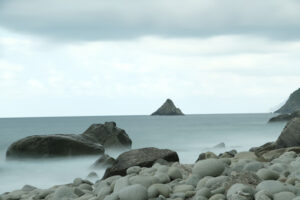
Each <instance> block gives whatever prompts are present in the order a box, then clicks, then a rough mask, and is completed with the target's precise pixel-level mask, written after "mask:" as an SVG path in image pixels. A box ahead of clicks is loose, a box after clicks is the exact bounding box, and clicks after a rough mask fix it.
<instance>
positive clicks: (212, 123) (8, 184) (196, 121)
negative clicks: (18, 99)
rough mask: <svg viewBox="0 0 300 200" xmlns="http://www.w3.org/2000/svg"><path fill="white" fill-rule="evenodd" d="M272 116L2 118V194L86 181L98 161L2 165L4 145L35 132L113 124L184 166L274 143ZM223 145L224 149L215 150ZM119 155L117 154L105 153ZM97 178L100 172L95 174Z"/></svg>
mask: <svg viewBox="0 0 300 200" xmlns="http://www.w3.org/2000/svg"><path fill="white" fill-rule="evenodd" d="M272 116H274V114H210V115H186V116H99V117H44V118H9V119H0V138H1V139H0V180H1V184H0V193H3V192H6V191H11V190H14V189H18V188H21V187H22V186H23V185H25V184H30V185H33V186H36V187H39V188H47V187H50V186H52V185H56V184H65V183H69V182H71V181H72V180H73V179H74V178H76V177H81V178H85V177H86V176H87V175H88V173H89V172H90V171H91V170H90V169H89V166H90V165H91V164H92V163H93V162H94V161H95V160H96V159H97V157H80V158H76V159H56V160H38V161H26V162H24V161H23V162H20V161H10V162H6V161H5V151H6V149H7V148H8V146H9V145H10V144H11V143H12V142H14V141H16V140H18V139H21V138H23V137H26V136H30V135H36V134H53V133H76V134H79V133H82V132H83V131H85V129H87V128H88V127H89V126H90V125H91V124H93V123H104V122H106V121H115V122H116V123H117V126H118V127H120V128H123V129H125V130H126V132H127V133H128V135H129V136H130V138H131V139H132V141H133V148H142V147H150V146H151V147H158V148H168V149H172V150H175V151H177V152H178V154H179V158H180V160H181V162H182V163H193V162H194V161H195V160H196V159H197V157H198V155H199V153H201V152H205V151H213V152H215V153H220V152H224V151H227V150H231V149H236V150H238V151H245V150H248V149H249V148H251V147H253V146H258V145H262V144H264V143H266V142H268V141H274V140H275V139H276V138H277V137H278V135H279V134H280V132H281V130H282V129H283V127H284V125H285V123H272V124H268V123H267V121H268V119H269V118H271V117H272ZM221 142H224V143H225V145H226V147H225V148H223V149H215V148H212V147H213V146H215V145H217V144H218V143H221ZM108 153H109V154H112V155H113V156H117V155H116V152H108ZM96 172H97V173H98V175H99V177H101V176H102V174H103V170H99V171H96Z"/></svg>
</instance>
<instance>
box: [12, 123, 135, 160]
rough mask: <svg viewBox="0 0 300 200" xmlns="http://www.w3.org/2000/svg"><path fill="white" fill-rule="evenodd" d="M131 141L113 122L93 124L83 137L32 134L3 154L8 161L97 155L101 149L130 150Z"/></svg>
mask: <svg viewBox="0 0 300 200" xmlns="http://www.w3.org/2000/svg"><path fill="white" fill-rule="evenodd" d="M131 143H132V142H131V139H130V138H129V136H128V135H127V134H126V132H125V131H124V130H123V129H120V128H117V127H116V123H115V122H106V123H105V124H93V125H91V126H90V127H89V128H88V129H87V130H86V131H85V132H84V133H83V134H79V135H76V134H54V135H34V136H29V137H26V138H23V139H21V140H18V141H16V142H14V143H13V144H11V145H10V147H9V148H8V150H7V152H6V156H7V158H8V159H11V158H28V157H30V158H45V157H57V156H78V155H100V154H103V153H104V148H109V147H112V148H116V147H117V148H130V147H131Z"/></svg>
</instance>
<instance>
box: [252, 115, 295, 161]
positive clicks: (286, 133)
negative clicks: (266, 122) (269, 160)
mask: <svg viewBox="0 0 300 200" xmlns="http://www.w3.org/2000/svg"><path fill="white" fill-rule="evenodd" d="M297 146H300V118H298V117H297V118H294V119H292V120H291V121H289V122H288V123H287V125H286V126H285V128H284V129H283V131H282V132H281V134H280V136H279V137H278V138H277V140H276V141H275V142H268V143H266V144H264V145H262V146H260V147H255V148H251V149H250V151H253V152H255V154H256V155H257V156H262V155H263V154H265V153H267V152H270V151H273V150H275V149H281V148H289V147H297Z"/></svg>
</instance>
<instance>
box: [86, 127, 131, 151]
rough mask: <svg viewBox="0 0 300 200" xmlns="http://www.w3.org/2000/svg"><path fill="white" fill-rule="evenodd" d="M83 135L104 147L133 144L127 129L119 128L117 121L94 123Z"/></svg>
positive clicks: (125, 146) (128, 146)
mask: <svg viewBox="0 0 300 200" xmlns="http://www.w3.org/2000/svg"><path fill="white" fill-rule="evenodd" d="M82 136H83V137H84V138H87V139H89V140H91V141H93V142H95V143H99V144H101V145H103V146H104V148H130V147H131V144H132V141H131V139H130V138H129V136H128V135H127V133H126V132H125V130H123V129H120V128H118V127H117V125H116V123H115V122H105V123H104V124H92V125H91V126H90V127H89V128H88V129H87V130H86V131H85V132H84V133H83V134H82Z"/></svg>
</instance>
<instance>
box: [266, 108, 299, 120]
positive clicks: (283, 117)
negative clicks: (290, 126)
mask: <svg viewBox="0 0 300 200" xmlns="http://www.w3.org/2000/svg"><path fill="white" fill-rule="evenodd" d="M296 117H300V110H297V111H295V112H293V113H292V114H281V115H277V116H275V117H272V118H271V119H270V120H269V122H285V121H290V120H291V119H294V118H296Z"/></svg>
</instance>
